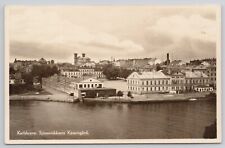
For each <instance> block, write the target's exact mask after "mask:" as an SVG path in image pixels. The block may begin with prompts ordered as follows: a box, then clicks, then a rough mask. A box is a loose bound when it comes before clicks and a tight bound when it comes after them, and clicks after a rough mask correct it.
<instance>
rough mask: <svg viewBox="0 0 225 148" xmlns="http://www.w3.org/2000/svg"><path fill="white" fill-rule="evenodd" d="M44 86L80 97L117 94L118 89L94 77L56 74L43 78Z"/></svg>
mask: <svg viewBox="0 0 225 148" xmlns="http://www.w3.org/2000/svg"><path fill="white" fill-rule="evenodd" d="M42 86H43V87H50V88H54V89H56V90H59V91H63V92H66V93H68V94H69V95H72V96H75V97H78V98H87V97H88V98H89V97H90V98H95V97H109V96H116V89H112V88H105V87H104V85H103V82H101V81H99V80H97V79H94V78H88V79H82V78H69V77H62V76H59V75H54V76H51V77H48V78H42Z"/></svg>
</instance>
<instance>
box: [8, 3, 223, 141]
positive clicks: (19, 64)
mask: <svg viewBox="0 0 225 148" xmlns="http://www.w3.org/2000/svg"><path fill="white" fill-rule="evenodd" d="M220 23H221V14H220V6H216V5H170V6H169V5H168V6H167V5H114V6H110V5H57V6H55V5H47V6H45V5H43V6H42V5H39V6H32V5H11V6H10V5H8V6H6V7H5V71H6V72H5V92H6V93H5V94H6V96H5V138H6V139H5V141H6V143H7V144H45V143H51V144H68V143H83V144H88V143H220V142H221V57H220V56H221V45H220V42H221V28H220V27H221V25H220Z"/></svg>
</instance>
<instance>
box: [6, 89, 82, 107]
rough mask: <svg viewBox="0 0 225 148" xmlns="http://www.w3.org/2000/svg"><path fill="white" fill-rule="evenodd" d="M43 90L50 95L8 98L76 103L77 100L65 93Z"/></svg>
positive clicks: (12, 99) (12, 97)
mask: <svg viewBox="0 0 225 148" xmlns="http://www.w3.org/2000/svg"><path fill="white" fill-rule="evenodd" d="M43 89H44V90H45V91H47V92H50V93H51V94H48V95H43V94H34V95H26V94H21V95H11V96H9V100H10V101H53V102H67V103H73V102H78V101H79V100H78V98H75V97H74V96H70V95H69V94H67V93H64V92H61V91H58V90H56V89H53V88H47V87H43Z"/></svg>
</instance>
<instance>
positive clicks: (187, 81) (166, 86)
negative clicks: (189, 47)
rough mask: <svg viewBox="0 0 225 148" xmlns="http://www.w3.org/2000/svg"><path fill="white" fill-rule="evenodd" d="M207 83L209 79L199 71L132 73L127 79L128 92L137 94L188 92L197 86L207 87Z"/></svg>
mask: <svg viewBox="0 0 225 148" xmlns="http://www.w3.org/2000/svg"><path fill="white" fill-rule="evenodd" d="M209 82H210V81H209V77H208V76H207V75H206V74H204V73H203V72H201V71H195V72H193V71H185V72H180V71H177V72H171V73H166V72H163V71H161V70H160V71H157V72H156V71H151V72H133V73H132V74H131V75H130V76H128V78H127V84H128V91H131V92H133V93H137V94H145V93H164V92H176V93H182V92H189V91H194V90H195V87H196V86H199V85H200V86H205V87H208V86H209ZM206 90H208V89H206ZM210 91H211V90H210Z"/></svg>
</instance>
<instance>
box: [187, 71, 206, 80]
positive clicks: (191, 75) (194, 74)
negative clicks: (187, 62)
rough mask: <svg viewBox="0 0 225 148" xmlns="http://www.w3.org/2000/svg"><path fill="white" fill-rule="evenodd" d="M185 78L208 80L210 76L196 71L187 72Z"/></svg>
mask: <svg viewBox="0 0 225 148" xmlns="http://www.w3.org/2000/svg"><path fill="white" fill-rule="evenodd" d="M185 76H186V78H200V77H204V78H208V76H207V75H206V74H204V73H203V72H201V71H195V72H192V71H186V72H185Z"/></svg>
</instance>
